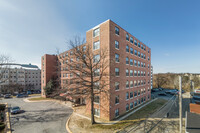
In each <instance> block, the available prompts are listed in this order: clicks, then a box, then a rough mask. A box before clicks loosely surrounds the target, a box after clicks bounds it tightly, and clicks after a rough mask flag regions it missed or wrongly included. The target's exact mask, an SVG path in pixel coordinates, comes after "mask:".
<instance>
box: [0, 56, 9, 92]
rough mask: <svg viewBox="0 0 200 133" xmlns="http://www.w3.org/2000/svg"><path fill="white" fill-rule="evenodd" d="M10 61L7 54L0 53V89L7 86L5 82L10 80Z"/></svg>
mask: <svg viewBox="0 0 200 133" xmlns="http://www.w3.org/2000/svg"><path fill="white" fill-rule="evenodd" d="M11 62H12V60H11V58H10V57H9V56H6V55H3V54H1V55H0V89H1V91H2V87H3V86H8V84H7V82H9V80H10V72H9V71H10V65H9V64H10V63H11Z"/></svg>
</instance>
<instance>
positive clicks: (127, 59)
mask: <svg viewBox="0 0 200 133" xmlns="http://www.w3.org/2000/svg"><path fill="white" fill-rule="evenodd" d="M126 65H129V58H128V57H126Z"/></svg>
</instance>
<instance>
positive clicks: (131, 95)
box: [130, 91, 133, 99]
mask: <svg viewBox="0 0 200 133" xmlns="http://www.w3.org/2000/svg"><path fill="white" fill-rule="evenodd" d="M131 98H133V92H132V91H131V92H130V99H131Z"/></svg>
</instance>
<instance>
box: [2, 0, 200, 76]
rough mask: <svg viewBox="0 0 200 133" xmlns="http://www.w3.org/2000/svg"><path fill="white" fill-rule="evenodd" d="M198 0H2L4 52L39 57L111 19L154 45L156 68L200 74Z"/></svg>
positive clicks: (35, 60) (28, 59)
mask: <svg viewBox="0 0 200 133" xmlns="http://www.w3.org/2000/svg"><path fill="white" fill-rule="evenodd" d="M199 7H200V1H199V0H165V1H164V0H126V1H119V0H101V1H95V0H84V1H83V0H79V1H78V0H17V1H13V0H0V54H6V55H9V56H11V57H12V58H13V59H14V60H15V62H17V63H32V64H36V65H38V66H40V59H41V56H42V55H44V54H45V53H48V54H53V53H56V48H60V50H61V51H65V49H66V41H68V40H69V39H72V38H73V37H74V36H75V35H81V36H82V37H85V32H86V31H87V30H89V29H90V28H92V27H94V26H96V25H98V24H99V23H101V22H103V21H105V20H107V19H111V20H113V21H114V22H116V23H117V24H118V25H120V26H121V27H123V28H124V29H125V30H127V31H128V32H130V33H131V34H132V35H133V36H135V37H137V38H138V39H140V40H141V41H142V42H144V43H145V44H146V45H148V46H149V47H150V48H151V49H152V65H153V66H154V72H155V73H158V72H163V73H164V72H192V73H200V8H199Z"/></svg>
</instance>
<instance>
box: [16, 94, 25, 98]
mask: <svg viewBox="0 0 200 133" xmlns="http://www.w3.org/2000/svg"><path fill="white" fill-rule="evenodd" d="M16 97H17V98H23V97H28V95H27V94H18V95H17V96H16Z"/></svg>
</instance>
